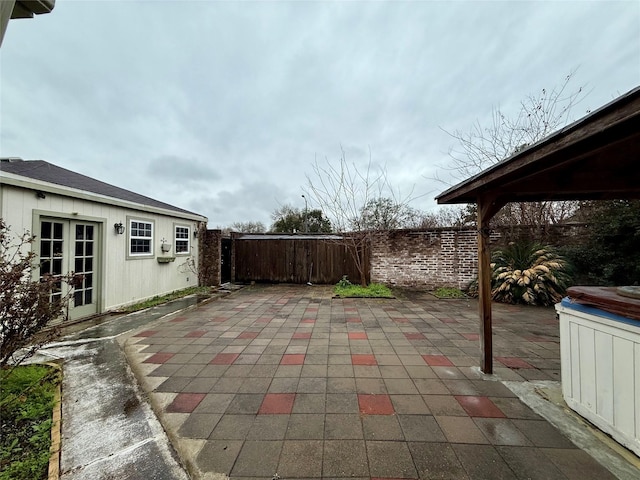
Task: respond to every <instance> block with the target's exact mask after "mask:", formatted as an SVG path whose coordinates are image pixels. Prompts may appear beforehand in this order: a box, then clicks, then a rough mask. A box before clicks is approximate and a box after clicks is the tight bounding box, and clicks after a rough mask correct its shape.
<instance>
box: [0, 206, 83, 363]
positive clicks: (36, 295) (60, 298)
mask: <svg viewBox="0 0 640 480" xmlns="http://www.w3.org/2000/svg"><path fill="white" fill-rule="evenodd" d="M34 241H35V237H33V236H32V235H30V234H29V232H25V233H24V234H22V235H20V236H17V237H16V238H13V237H12V236H11V234H10V230H9V227H8V226H7V225H6V224H5V223H4V221H3V220H2V219H1V218H0V369H1V368H2V367H4V366H6V365H7V364H9V363H13V364H19V363H20V362H22V361H24V360H25V359H27V358H29V357H30V356H32V355H33V354H34V353H35V352H36V351H37V350H38V348H40V347H41V346H42V345H43V344H44V343H46V342H48V341H50V340H52V339H53V338H55V337H56V336H57V335H58V333H59V329H58V328H55V327H52V328H49V329H48V330H46V327H48V326H50V323H51V322H52V321H53V320H56V319H58V318H60V317H64V316H66V314H67V306H68V303H69V300H70V298H71V295H72V293H73V291H72V287H73V285H74V284H75V283H76V282H77V281H81V277H79V276H74V275H73V274H69V275H63V276H60V275H45V276H43V277H41V278H40V279H38V280H34V278H33V272H34V269H35V268H36V267H37V265H36V264H35V258H36V254H35V253H34V252H33V251H32V250H31V245H32V244H33V242H34ZM63 284H68V285H69V286H70V287H71V288H69V289H68V290H67V292H66V293H65V292H63ZM18 352H19V354H18Z"/></svg>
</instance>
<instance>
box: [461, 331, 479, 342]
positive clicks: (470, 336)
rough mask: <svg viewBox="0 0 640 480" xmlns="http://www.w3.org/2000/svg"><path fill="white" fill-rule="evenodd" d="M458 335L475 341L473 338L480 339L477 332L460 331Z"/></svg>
mask: <svg viewBox="0 0 640 480" xmlns="http://www.w3.org/2000/svg"><path fill="white" fill-rule="evenodd" d="M460 335H462V336H463V337H464V338H466V339H467V340H473V341H475V340H479V339H480V334H479V333H461V334H460Z"/></svg>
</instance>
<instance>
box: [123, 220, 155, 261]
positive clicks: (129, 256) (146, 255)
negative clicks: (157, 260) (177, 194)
mask: <svg viewBox="0 0 640 480" xmlns="http://www.w3.org/2000/svg"><path fill="white" fill-rule="evenodd" d="M131 222H140V223H148V224H150V225H151V237H150V238H149V237H139V236H136V237H133V236H132V235H131V230H132V229H131ZM126 233H127V259H128V260H137V259H142V258H153V257H155V248H154V241H155V236H156V222H155V220H152V219H150V218H144V217H133V216H128V215H127V230H126ZM136 238H138V239H143V240H149V247H150V252H149V253H133V252H131V240H133V239H136Z"/></svg>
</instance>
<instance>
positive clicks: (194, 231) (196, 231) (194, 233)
mask: <svg viewBox="0 0 640 480" xmlns="http://www.w3.org/2000/svg"><path fill="white" fill-rule="evenodd" d="M193 238H198V230H197V229H195V228H194V229H193Z"/></svg>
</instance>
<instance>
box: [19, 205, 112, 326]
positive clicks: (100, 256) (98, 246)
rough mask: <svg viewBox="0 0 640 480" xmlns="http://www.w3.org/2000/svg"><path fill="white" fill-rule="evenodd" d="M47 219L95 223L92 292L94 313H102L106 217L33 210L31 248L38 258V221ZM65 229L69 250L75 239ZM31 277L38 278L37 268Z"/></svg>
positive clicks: (103, 303) (38, 270) (103, 302)
mask: <svg viewBox="0 0 640 480" xmlns="http://www.w3.org/2000/svg"><path fill="white" fill-rule="evenodd" d="M47 219H51V220H54V221H55V220H61V221H64V222H69V224H71V223H72V222H87V223H93V224H95V232H94V239H95V245H94V272H95V271H97V272H98V273H97V275H96V274H95V273H94V287H93V292H94V295H95V301H96V310H97V311H96V314H100V313H103V312H104V310H105V308H104V305H105V298H104V293H105V280H106V271H105V270H106V269H105V265H106V250H107V248H106V246H107V243H106V240H107V239H106V232H107V228H105V225H106V224H107V219H106V218H104V217H94V216H90V215H80V214H77V213H71V214H68V213H63V212H56V211H49V210H33V212H32V229H31V233H32V234H33V236H35V237H36V241H35V242H34V243H33V244H32V247H31V248H32V250H33V251H34V252H35V253H36V255H37V258H38V260H39V259H40V243H39V241H38V239H37V237H38V236H39V232H40V222H41V221H42V220H47ZM65 228H66V227H65ZM67 230H69V231H68V232H67V238H66V239H65V240H66V241H67V242H69V245H68V246H67V247H65V248H68V249H69V250H68V251H71V245H72V244H73V243H75V240H74V239H72V238H71V234H72V233H73V232H71V231H70V229H68V228H67ZM74 235H75V234H74ZM74 238H75V237H74ZM72 266H73V265H72ZM72 269H73V268H71V270H72ZM33 277H34V280H38V279H39V278H40V269H39V268H37V269H34V272H33ZM71 301H73V298H72V299H71ZM80 308H82V307H80ZM89 316H90V315H89ZM69 318H71V312H70V313H69ZM79 318H82V317H79ZM73 320H77V319H75V318H74V319H73Z"/></svg>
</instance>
